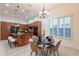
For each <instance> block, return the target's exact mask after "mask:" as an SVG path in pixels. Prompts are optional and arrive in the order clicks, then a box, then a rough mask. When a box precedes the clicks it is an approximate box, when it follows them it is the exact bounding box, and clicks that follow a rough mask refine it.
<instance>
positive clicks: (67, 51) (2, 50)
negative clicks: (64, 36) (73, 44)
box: [0, 41, 79, 56]
mask: <svg viewBox="0 0 79 59" xmlns="http://www.w3.org/2000/svg"><path fill="white" fill-rule="evenodd" d="M30 53H31V48H30V45H29V44H28V45H25V46H22V47H17V48H12V49H10V48H9V46H8V43H7V41H2V42H0V56H29V55H30ZM59 53H60V56H79V50H77V49H73V48H69V47H65V46H60V48H59ZM38 55H39V56H41V53H39V54H38ZM32 56H35V53H33V54H32ZM48 56H53V54H51V55H50V54H48Z"/></svg>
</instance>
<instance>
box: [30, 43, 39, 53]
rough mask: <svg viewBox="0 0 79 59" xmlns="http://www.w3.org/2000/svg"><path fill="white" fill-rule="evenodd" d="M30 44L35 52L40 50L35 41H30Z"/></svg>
mask: <svg viewBox="0 0 79 59" xmlns="http://www.w3.org/2000/svg"><path fill="white" fill-rule="evenodd" d="M30 46H31V49H32V51H34V52H37V51H38V48H37V46H36V45H35V44H34V42H30Z"/></svg>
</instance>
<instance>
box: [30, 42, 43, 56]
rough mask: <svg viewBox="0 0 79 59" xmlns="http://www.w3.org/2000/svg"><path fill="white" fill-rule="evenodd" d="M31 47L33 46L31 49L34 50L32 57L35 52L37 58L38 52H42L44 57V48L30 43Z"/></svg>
mask: <svg viewBox="0 0 79 59" xmlns="http://www.w3.org/2000/svg"><path fill="white" fill-rule="evenodd" d="M30 46H31V49H32V51H31V54H30V56H31V55H32V53H33V52H35V53H36V56H37V54H38V52H41V53H42V55H43V48H42V47H39V46H36V45H35V44H34V42H30Z"/></svg>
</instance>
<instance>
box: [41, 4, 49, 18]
mask: <svg viewBox="0 0 79 59" xmlns="http://www.w3.org/2000/svg"><path fill="white" fill-rule="evenodd" d="M48 16H49V13H48V12H47V10H46V9H45V4H43V9H42V10H41V11H40V12H39V17H40V18H47V17H48Z"/></svg>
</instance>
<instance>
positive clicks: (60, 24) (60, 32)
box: [58, 18, 64, 36]
mask: <svg viewBox="0 0 79 59" xmlns="http://www.w3.org/2000/svg"><path fill="white" fill-rule="evenodd" d="M63 20H64V18H59V25H58V31H59V36H64V34H63V32H64V30H63V26H64V22H63Z"/></svg>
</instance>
